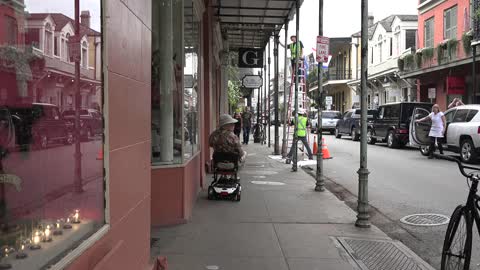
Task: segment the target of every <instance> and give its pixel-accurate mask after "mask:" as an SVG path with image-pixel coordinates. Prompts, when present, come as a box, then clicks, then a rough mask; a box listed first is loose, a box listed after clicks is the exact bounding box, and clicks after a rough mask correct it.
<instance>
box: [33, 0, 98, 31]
mask: <svg viewBox="0 0 480 270" xmlns="http://www.w3.org/2000/svg"><path fill="white" fill-rule="evenodd" d="M74 3H75V1H74V0H25V5H26V10H27V11H28V12H30V13H62V14H65V15H67V16H68V17H70V18H72V19H74V13H75V10H74ZM80 10H88V11H90V16H91V19H90V24H91V28H92V29H94V30H96V31H98V32H100V0H80Z"/></svg>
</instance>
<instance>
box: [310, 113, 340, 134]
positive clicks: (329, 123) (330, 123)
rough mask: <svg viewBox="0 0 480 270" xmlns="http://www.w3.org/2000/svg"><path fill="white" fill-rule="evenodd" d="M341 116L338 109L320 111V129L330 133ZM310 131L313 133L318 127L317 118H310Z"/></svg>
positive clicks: (333, 130)
mask: <svg viewBox="0 0 480 270" xmlns="http://www.w3.org/2000/svg"><path fill="white" fill-rule="evenodd" d="M341 118H342V113H341V112H339V111H322V130H323V131H328V132H330V134H332V135H333V134H334V133H335V127H336V126H337V121H338V120H339V119H341ZM311 123H312V133H315V132H316V131H317V129H318V118H316V117H315V118H312V119H311Z"/></svg>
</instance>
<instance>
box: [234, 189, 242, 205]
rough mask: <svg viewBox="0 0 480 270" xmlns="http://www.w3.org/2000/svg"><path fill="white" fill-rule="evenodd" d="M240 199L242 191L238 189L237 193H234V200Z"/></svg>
mask: <svg viewBox="0 0 480 270" xmlns="http://www.w3.org/2000/svg"><path fill="white" fill-rule="evenodd" d="M241 199H242V192H241V191H238V192H237V195H235V201H236V202H239V201H240V200H241Z"/></svg>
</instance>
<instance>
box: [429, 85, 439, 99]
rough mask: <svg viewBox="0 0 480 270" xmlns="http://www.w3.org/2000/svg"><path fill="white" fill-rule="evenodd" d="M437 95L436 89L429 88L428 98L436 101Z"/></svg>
mask: <svg viewBox="0 0 480 270" xmlns="http://www.w3.org/2000/svg"><path fill="white" fill-rule="evenodd" d="M436 94H437V90H436V89H435V88H428V98H430V99H434V98H435V96H436Z"/></svg>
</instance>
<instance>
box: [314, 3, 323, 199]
mask: <svg viewBox="0 0 480 270" xmlns="http://www.w3.org/2000/svg"><path fill="white" fill-rule="evenodd" d="M318 35H319V36H323V0H320V2H319V3H318ZM317 107H318V110H317V117H318V129H317V134H318V151H317V174H316V175H315V180H316V183H315V191H325V179H324V175H323V151H322V147H323V125H322V107H323V73H322V63H321V62H318V100H317Z"/></svg>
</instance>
